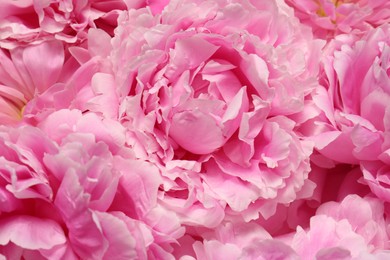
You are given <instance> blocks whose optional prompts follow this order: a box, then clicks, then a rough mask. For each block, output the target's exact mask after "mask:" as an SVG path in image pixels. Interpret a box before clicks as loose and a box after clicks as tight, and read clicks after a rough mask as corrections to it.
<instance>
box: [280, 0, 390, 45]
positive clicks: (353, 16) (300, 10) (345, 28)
mask: <svg viewBox="0 0 390 260" xmlns="http://www.w3.org/2000/svg"><path fill="white" fill-rule="evenodd" d="M286 2H287V3H288V4H289V5H291V6H292V7H294V9H295V15H296V16H297V17H298V18H299V19H300V20H301V21H302V23H304V24H307V25H309V26H310V27H312V28H313V31H314V33H315V35H316V36H319V37H321V38H326V39H332V38H333V37H334V36H335V35H337V34H341V33H351V32H352V33H357V34H360V33H362V32H365V31H368V30H370V29H372V28H375V27H377V26H379V25H381V24H384V23H387V22H389V21H390V11H389V7H390V3H389V2H388V1H386V0H297V1H295V0H286Z"/></svg>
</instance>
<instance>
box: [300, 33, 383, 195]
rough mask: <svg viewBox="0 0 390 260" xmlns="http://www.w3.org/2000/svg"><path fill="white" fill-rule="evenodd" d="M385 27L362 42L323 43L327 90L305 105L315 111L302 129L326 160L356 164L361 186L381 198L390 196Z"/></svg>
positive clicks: (352, 39) (344, 38) (351, 39)
mask: <svg viewBox="0 0 390 260" xmlns="http://www.w3.org/2000/svg"><path fill="white" fill-rule="evenodd" d="M389 29H390V27H389V26H388V25H383V26H381V27H379V28H377V29H375V30H372V31H370V32H368V33H367V34H366V35H365V36H364V37H362V39H356V37H353V36H346V35H341V36H340V37H336V39H335V40H334V41H332V42H331V43H330V44H329V45H328V47H327V52H326V54H327V56H325V57H324V60H323V66H324V74H323V76H324V77H323V80H322V84H323V85H324V86H325V87H326V88H321V87H320V88H318V89H317V90H316V91H315V94H314V95H313V96H312V100H310V101H308V102H309V103H311V105H313V111H315V110H317V112H314V113H313V114H312V115H311V116H310V117H311V119H309V120H308V121H307V122H305V123H303V124H302V126H301V130H302V132H305V134H306V135H308V136H311V137H310V138H311V139H312V140H313V141H314V142H315V143H316V148H317V149H318V151H319V152H320V153H321V154H322V155H323V156H325V157H326V158H328V159H332V160H335V161H336V162H341V163H348V164H359V165H360V166H361V167H362V171H363V174H364V179H365V180H366V183H367V184H368V185H369V186H370V188H371V189H372V191H373V192H374V193H375V194H376V195H377V196H378V197H379V198H382V199H385V200H388V199H389V198H390V197H389V193H388V192H389V191H388V189H387V187H386V183H389V181H388V177H386V174H387V173H388V165H389V163H390V161H389V160H388V158H389V152H388V151H389V149H390V146H389V140H388V139H389V138H388V136H389V129H390V128H389V120H388V118H389V115H390V114H389V113H390V110H389V102H390V92H389V88H388V86H389V82H390V81H389V73H388V72H389V70H388V69H389V65H388V64H389V50H390V49H389V37H388V35H389V32H390V31H389ZM316 113H318V114H316Z"/></svg>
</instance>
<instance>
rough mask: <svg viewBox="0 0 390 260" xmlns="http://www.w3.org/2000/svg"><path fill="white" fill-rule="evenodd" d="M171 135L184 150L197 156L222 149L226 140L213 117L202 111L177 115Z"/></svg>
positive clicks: (173, 121)
mask: <svg viewBox="0 0 390 260" xmlns="http://www.w3.org/2000/svg"><path fill="white" fill-rule="evenodd" d="M169 135H170V136H171V137H172V138H173V139H174V140H175V141H176V142H177V143H178V144H179V145H180V146H181V147H183V148H184V149H186V150H188V151H189V152H192V153H195V154H208V153H211V152H213V151H214V150H216V149H218V148H220V147H221V146H222V145H223V144H224V142H225V138H224V136H223V133H222V129H221V128H220V127H219V126H218V125H217V123H216V121H215V120H214V118H213V117H212V116H211V115H208V114H206V113H204V112H201V111H200V110H193V111H183V112H179V113H176V114H175V115H174V116H173V118H172V125H171V127H170V129H169Z"/></svg>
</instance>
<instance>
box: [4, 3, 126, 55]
mask: <svg viewBox="0 0 390 260" xmlns="http://www.w3.org/2000/svg"><path fill="white" fill-rule="evenodd" d="M0 9H1V10H2V13H1V15H0V20H1V22H0V28H1V29H0V47H2V48H7V49H13V48H15V47H19V46H21V45H24V44H30V43H40V42H42V41H44V40H53V39H56V40H59V41H63V42H65V43H70V44H75V43H76V44H79V43H81V42H82V41H84V40H85V39H86V36H87V31H88V29H89V28H101V29H103V30H105V31H107V32H110V33H112V30H113V28H114V27H115V26H116V19H117V16H118V11H119V10H124V9H126V5H125V3H124V1H122V0H114V1H109V2H107V1H102V0H94V1H76V0H60V1H54V0H49V1H43V0H37V1H32V0H22V1H11V0H5V1H2V2H1V3H0Z"/></svg>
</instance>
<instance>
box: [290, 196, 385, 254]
mask: <svg viewBox="0 0 390 260" xmlns="http://www.w3.org/2000/svg"><path fill="white" fill-rule="evenodd" d="M316 214H317V215H316V216H314V217H312V218H311V220H310V228H309V229H308V230H307V231H304V230H303V229H302V228H300V227H298V229H297V233H296V234H295V235H294V237H293V240H292V247H293V248H294V249H295V250H296V252H297V253H298V254H299V255H300V256H301V257H302V258H304V259H314V258H315V259H370V258H369V257H374V255H376V254H382V253H384V252H382V249H386V248H388V245H387V244H385V243H384V242H385V241H387V240H388V235H387V233H386V223H385V220H384V218H383V203H382V202H380V201H379V200H378V199H374V198H369V197H366V198H361V197H359V196H356V195H350V196H347V197H346V198H345V199H344V200H343V201H342V202H341V203H336V202H329V203H325V204H323V205H322V206H321V207H320V208H319V209H318V210H317V213H316ZM365 257H366V258H365ZM373 259H375V258H373Z"/></svg>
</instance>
